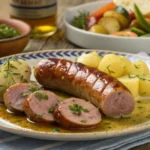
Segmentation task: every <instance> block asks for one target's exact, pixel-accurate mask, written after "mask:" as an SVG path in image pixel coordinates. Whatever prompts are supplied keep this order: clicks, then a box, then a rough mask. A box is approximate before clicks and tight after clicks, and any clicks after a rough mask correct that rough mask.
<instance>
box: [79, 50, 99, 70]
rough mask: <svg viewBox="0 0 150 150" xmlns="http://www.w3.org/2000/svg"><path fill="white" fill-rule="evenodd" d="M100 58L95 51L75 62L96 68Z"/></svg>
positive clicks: (83, 55)
mask: <svg viewBox="0 0 150 150" xmlns="http://www.w3.org/2000/svg"><path fill="white" fill-rule="evenodd" d="M101 59H102V57H101V56H99V55H98V53H97V52H96V51H94V52H91V53H89V54H85V53H84V54H82V55H81V56H79V57H78V59H77V62H79V63H82V64H84V65H87V66H90V67H94V68H98V65H99V63H100V61H101Z"/></svg>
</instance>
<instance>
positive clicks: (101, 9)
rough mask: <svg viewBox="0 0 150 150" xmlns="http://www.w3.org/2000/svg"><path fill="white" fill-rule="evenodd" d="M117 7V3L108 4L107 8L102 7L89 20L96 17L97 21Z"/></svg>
mask: <svg viewBox="0 0 150 150" xmlns="http://www.w3.org/2000/svg"><path fill="white" fill-rule="evenodd" d="M115 7H116V5H115V3H113V2H110V3H108V4H106V5H105V6H103V7H101V8H100V9H98V10H97V11H95V12H94V13H92V14H91V15H89V17H88V18H90V17H95V18H96V19H97V20H98V19H99V18H100V17H102V16H103V14H104V13H105V12H106V11H108V10H113V9H114V8H115Z"/></svg>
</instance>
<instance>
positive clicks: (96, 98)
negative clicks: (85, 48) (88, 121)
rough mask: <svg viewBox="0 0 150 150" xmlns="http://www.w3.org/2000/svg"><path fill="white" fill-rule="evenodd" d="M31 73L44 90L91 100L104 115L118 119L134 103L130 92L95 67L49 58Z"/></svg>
mask: <svg viewBox="0 0 150 150" xmlns="http://www.w3.org/2000/svg"><path fill="white" fill-rule="evenodd" d="M34 74H35V78H36V79H37V81H38V82H39V83H40V84H41V85H43V86H44V87H47V88H50V89H56V90H60V91H63V92H66V93H69V94H71V95H74V96H76V97H79V98H83V99H86V100H88V101H91V102H92V103H93V104H94V105H95V106H97V107H98V108H100V110H101V111H102V112H103V113H104V114H105V115H107V116H110V117H120V116H123V115H129V114H131V113H132V111H133V110H134V107H135V102H134V98H133V96H132V95H131V93H130V91H129V90H128V89H127V88H126V87H125V86H124V85H123V84H122V83H121V82H119V81H118V80H117V79H115V78H114V77H112V76H110V75H108V74H106V73H104V72H101V71H99V70H98V69H96V68H91V67H87V66H85V65H83V64H81V63H77V62H72V61H69V60H65V59H58V58H49V59H47V60H46V59H43V60H41V61H40V62H39V63H38V64H37V66H36V67H35V72H34Z"/></svg>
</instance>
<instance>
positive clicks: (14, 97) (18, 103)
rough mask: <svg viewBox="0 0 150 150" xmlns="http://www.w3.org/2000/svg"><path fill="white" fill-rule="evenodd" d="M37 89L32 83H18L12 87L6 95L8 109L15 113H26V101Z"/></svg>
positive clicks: (5, 100) (5, 101)
mask: <svg viewBox="0 0 150 150" xmlns="http://www.w3.org/2000/svg"><path fill="white" fill-rule="evenodd" d="M35 89H37V88H36V87H35V86H34V85H32V84H30V83H17V84H14V85H12V86H10V87H9V88H8V89H7V90H6V92H5V93H4V103H5V105H6V107H7V108H8V109H9V110H10V111H12V112H15V113H19V112H24V110H23V103H24V100H25V99H26V97H28V96H29V95H30V94H31V93H32V92H33V90H35Z"/></svg>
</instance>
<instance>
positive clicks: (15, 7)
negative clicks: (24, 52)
mask: <svg viewBox="0 0 150 150" xmlns="http://www.w3.org/2000/svg"><path fill="white" fill-rule="evenodd" d="M10 7H11V10H10V16H11V17H12V18H16V19H20V20H23V21H25V22H27V23H28V24H29V25H30V26H31V27H32V34H31V36H33V37H45V36H51V35H53V34H54V33H55V32H56V31H57V26H56V18H57V1H56V0H10Z"/></svg>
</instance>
